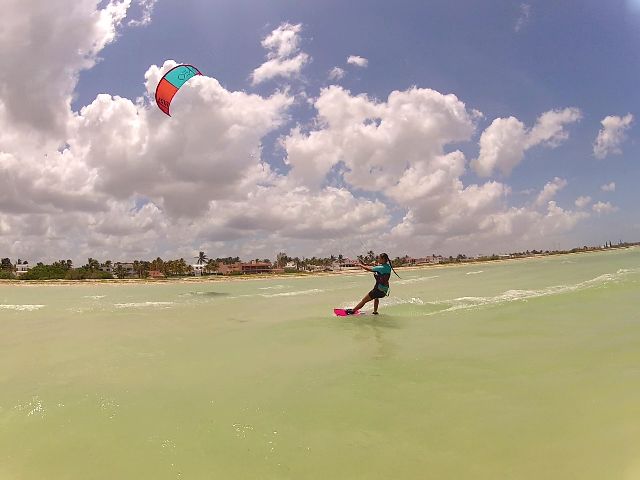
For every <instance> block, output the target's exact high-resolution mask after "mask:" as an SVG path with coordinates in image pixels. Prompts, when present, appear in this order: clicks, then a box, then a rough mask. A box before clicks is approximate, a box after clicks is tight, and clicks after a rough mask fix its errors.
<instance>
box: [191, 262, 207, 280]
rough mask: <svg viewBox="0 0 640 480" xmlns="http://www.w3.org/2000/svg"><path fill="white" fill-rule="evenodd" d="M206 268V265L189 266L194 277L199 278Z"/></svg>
mask: <svg viewBox="0 0 640 480" xmlns="http://www.w3.org/2000/svg"><path fill="white" fill-rule="evenodd" d="M206 267H207V264H206V263H196V264H195V265H191V268H192V271H193V274H194V275H195V276H196V277H201V276H202V274H203V273H204V269H205V268H206Z"/></svg>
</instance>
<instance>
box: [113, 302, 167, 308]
mask: <svg viewBox="0 0 640 480" xmlns="http://www.w3.org/2000/svg"><path fill="white" fill-rule="evenodd" d="M172 305H175V302H131V303H116V304H114V305H113V306H114V307H116V308H148V307H164V308H167V307H170V306H172Z"/></svg>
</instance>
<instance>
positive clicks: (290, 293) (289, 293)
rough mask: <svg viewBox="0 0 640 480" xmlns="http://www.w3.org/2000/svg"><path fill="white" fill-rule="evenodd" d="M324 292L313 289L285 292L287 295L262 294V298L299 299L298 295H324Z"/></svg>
mask: <svg viewBox="0 0 640 480" xmlns="http://www.w3.org/2000/svg"><path fill="white" fill-rule="evenodd" d="M322 292H324V290H320V289H319V288H312V289H311V290H298V291H295V292H285V293H269V294H267V293H261V294H260V296H261V297H264V298H272V297H297V296H298V295H310V294H312V293H322Z"/></svg>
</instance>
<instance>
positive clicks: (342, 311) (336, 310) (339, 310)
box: [333, 308, 364, 317]
mask: <svg viewBox="0 0 640 480" xmlns="http://www.w3.org/2000/svg"><path fill="white" fill-rule="evenodd" d="M333 313H335V315H336V317H347V316H353V315H364V313H363V312H361V311H360V310H358V311H356V312H354V313H352V314H351V315H347V311H346V310H345V309H344V308H334V309H333Z"/></svg>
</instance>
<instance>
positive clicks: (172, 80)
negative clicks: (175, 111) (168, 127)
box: [156, 65, 202, 116]
mask: <svg viewBox="0 0 640 480" xmlns="http://www.w3.org/2000/svg"><path fill="white" fill-rule="evenodd" d="M196 75H202V73H200V70H198V69H197V68H196V67H194V66H193V65H178V66H177V67H173V68H172V69H171V70H169V71H168V72H167V73H165V74H164V76H163V77H162V78H161V79H160V83H158V86H157V87H156V104H157V105H158V108H160V110H162V111H163V112H164V113H166V114H167V115H169V116H171V113H170V112H169V108H170V107H171V100H173V97H174V96H175V94H176V93H178V90H179V89H180V87H182V86H183V85H184V84H185V83H187V82H188V81H189V80H190V79H191V78H193V77H195V76H196Z"/></svg>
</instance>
